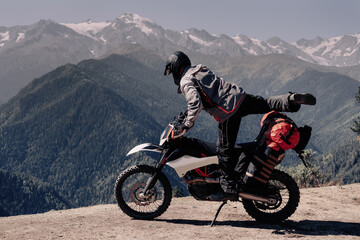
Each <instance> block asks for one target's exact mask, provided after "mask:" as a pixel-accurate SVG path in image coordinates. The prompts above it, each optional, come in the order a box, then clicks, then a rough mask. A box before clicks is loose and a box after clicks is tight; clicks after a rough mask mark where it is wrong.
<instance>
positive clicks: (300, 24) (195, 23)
mask: <svg viewBox="0 0 360 240" xmlns="http://www.w3.org/2000/svg"><path fill="white" fill-rule="evenodd" d="M125 13H136V14H139V15H140V16H142V17H145V18H148V19H150V20H153V21H155V22H156V23H157V24H159V25H160V26H162V27H163V28H165V29H171V30H177V31H183V30H186V29H189V28H193V27H194V28H197V29H199V30H202V29H204V30H206V31H207V32H209V33H211V34H226V35H228V36H235V35H237V34H243V35H246V36H248V37H254V38H257V39H259V40H262V41H264V40H267V39H269V38H271V37H274V36H277V37H280V38H281V39H283V40H285V41H287V42H295V41H297V40H300V39H302V38H304V39H309V40H310V39H314V38H316V37H317V36H320V37H323V38H329V37H337V36H342V35H345V34H348V33H353V34H356V33H360V0H177V1H172V0H167V1H165V0H0V26H5V27H12V26H16V25H30V24H34V23H36V22H38V21H39V20H41V19H52V20H54V21H55V22H58V23H80V22H83V21H86V20H88V19H91V20H93V21H96V22H102V21H111V20H113V19H115V18H116V17H119V16H121V15H123V14H125Z"/></svg>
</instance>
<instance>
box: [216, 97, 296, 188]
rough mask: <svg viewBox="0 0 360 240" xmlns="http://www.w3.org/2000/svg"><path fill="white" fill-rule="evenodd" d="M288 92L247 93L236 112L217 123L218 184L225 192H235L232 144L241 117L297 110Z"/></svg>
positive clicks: (235, 160)
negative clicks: (219, 174) (276, 94)
mask: <svg viewBox="0 0 360 240" xmlns="http://www.w3.org/2000/svg"><path fill="white" fill-rule="evenodd" d="M289 96H290V93H288V94H285V95H282V96H277V97H270V98H267V99H266V98H263V97H261V96H254V95H250V94H247V95H246V96H245V98H244V101H243V102H242V103H241V105H240V107H239V109H238V110H237V111H236V113H235V114H234V115H233V116H232V117H230V118H229V119H227V120H226V121H224V122H222V123H219V126H218V129H219V132H218V141H217V154H218V157H219V164H220V168H221V170H222V176H221V177H220V185H221V187H222V189H223V190H224V191H225V192H227V193H236V189H235V188H236V175H237V174H236V173H235V171H234V168H235V165H236V163H237V159H236V155H235V152H234V146H235V143H236V138H237V135H238V131H239V127H240V123H241V118H242V117H244V116H246V115H249V114H264V113H267V112H270V111H272V110H275V111H279V112H297V111H298V110H299V109H300V105H299V104H293V103H291V102H289V99H288V98H289Z"/></svg>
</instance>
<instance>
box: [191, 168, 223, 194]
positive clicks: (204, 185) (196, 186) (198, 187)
mask: <svg viewBox="0 0 360 240" xmlns="http://www.w3.org/2000/svg"><path fill="white" fill-rule="evenodd" d="M219 176H220V172H213V173H212V174H211V175H208V176H206V177H205V176H202V175H201V174H199V173H198V172H197V171H195V170H192V171H189V172H188V173H186V175H185V176H184V181H185V182H186V183H187V184H188V190H189V193H190V194H191V195H192V196H193V197H194V198H195V199H197V200H209V196H210V195H211V194H215V193H218V192H219V191H222V190H221V187H220V184H219Z"/></svg>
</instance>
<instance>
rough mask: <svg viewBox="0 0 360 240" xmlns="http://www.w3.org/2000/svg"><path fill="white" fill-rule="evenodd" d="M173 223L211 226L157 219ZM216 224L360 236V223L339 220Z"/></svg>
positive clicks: (319, 234) (185, 220)
mask: <svg viewBox="0 0 360 240" xmlns="http://www.w3.org/2000/svg"><path fill="white" fill-rule="evenodd" d="M153 221H164V222H168V223H173V224H189V225H197V226H210V224H211V221H202V220H187V219H155V220H153ZM216 226H232V227H241V228H259V229H270V230H273V232H272V234H279V235H285V234H297V235H298V234H301V235H306V236H327V235H348V236H360V223H350V222H338V221H316V220H303V221H299V222H295V221H291V220H287V221H285V222H283V223H281V224H264V223H258V222H256V221H216V223H215V225H214V227H216Z"/></svg>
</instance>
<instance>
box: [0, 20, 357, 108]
mask: <svg viewBox="0 0 360 240" xmlns="http://www.w3.org/2000/svg"><path fill="white" fill-rule="evenodd" d="M125 43H137V44H140V45H142V46H143V47H144V48H147V49H151V50H153V51H154V52H156V54H158V55H160V56H162V57H166V56H168V55H169V54H170V53H171V52H173V51H174V50H178V49H181V50H185V51H193V52H198V53H201V54H205V55H218V56H247V55H258V56H261V55H267V54H273V53H280V54H287V55H291V56H295V57H298V58H300V59H302V60H304V61H308V62H310V63H315V64H320V65H327V66H339V67H342V66H352V65H359V64H360V33H359V34H348V35H345V36H338V37H334V38H329V39H323V38H320V37H318V38H316V39H313V40H305V39H301V40H299V41H297V42H295V43H287V42H286V41H283V40H281V39H280V38H278V37H273V38H270V39H268V40H266V41H261V40H258V39H255V38H249V37H247V36H244V35H236V36H227V35H224V34H222V35H214V34H210V33H208V32H207V31H206V30H198V29H194V28H192V29H188V30H185V31H182V32H179V31H174V30H169V29H164V28H163V27H161V26H160V25H158V24H157V23H155V22H154V21H152V20H150V19H146V18H143V17H141V16H139V15H137V14H125V15H122V16H120V17H118V18H116V19H114V20H112V21H105V22H94V21H91V20H88V21H85V22H82V23H56V22H54V21H52V20H40V21H39V22H37V23H35V24H33V25H28V26H14V27H9V28H7V27H0V84H1V86H2V87H1V89H6V90H4V92H0V103H1V102H4V101H5V100H6V99H8V98H9V97H11V96H13V95H14V94H15V93H16V92H17V91H18V90H19V89H20V88H21V87H23V86H25V85H26V83H27V82H28V81H30V80H31V79H32V78H34V77H39V76H41V75H42V74H44V73H46V72H48V71H50V70H51V69H54V68H56V67H58V66H59V65H62V64H65V63H77V62H79V61H81V60H83V59H88V58H97V57H100V56H102V55H104V54H107V53H109V52H111V51H112V50H114V49H116V48H118V47H119V46H121V45H122V44H125ZM4 86H5V87H4ZM1 91H2V90H1Z"/></svg>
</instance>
